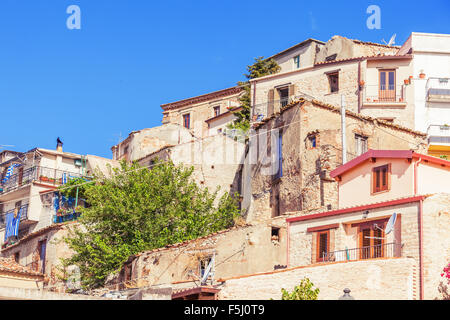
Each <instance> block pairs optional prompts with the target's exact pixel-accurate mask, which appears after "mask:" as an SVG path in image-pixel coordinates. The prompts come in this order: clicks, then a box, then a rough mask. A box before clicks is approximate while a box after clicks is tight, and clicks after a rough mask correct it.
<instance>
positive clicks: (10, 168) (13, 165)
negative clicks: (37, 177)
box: [2, 163, 20, 183]
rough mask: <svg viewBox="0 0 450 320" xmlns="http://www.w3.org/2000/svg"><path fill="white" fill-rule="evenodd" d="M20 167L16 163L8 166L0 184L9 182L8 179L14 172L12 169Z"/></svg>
mask: <svg viewBox="0 0 450 320" xmlns="http://www.w3.org/2000/svg"><path fill="white" fill-rule="evenodd" d="M18 166H20V164H18V163H13V164H12V165H10V166H9V167H8V169H7V170H6V174H5V177H4V178H3V180H2V183H6V181H8V180H9V178H10V177H11V176H12V175H13V172H14V168H15V167H18Z"/></svg>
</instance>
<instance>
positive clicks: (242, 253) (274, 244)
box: [108, 224, 286, 290]
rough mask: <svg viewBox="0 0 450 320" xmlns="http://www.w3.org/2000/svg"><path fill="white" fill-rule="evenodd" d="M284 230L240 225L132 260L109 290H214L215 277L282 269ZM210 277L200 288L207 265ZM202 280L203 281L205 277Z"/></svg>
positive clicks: (114, 280)
mask: <svg viewBox="0 0 450 320" xmlns="http://www.w3.org/2000/svg"><path fill="white" fill-rule="evenodd" d="M285 248H286V230H285V229H283V230H276V234H275V233H274V230H273V228H272V227H271V226H270V225H265V224H259V225H244V226H239V227H233V228H231V229H227V230H223V231H219V232H216V233H213V234H211V235H208V236H205V237H201V238H198V239H194V240H190V241H185V242H183V243H178V244H174V245H169V246H166V247H164V248H159V249H155V250H152V251H146V252H142V253H140V254H137V255H134V256H131V257H130V258H129V259H128V261H127V262H126V263H125V264H124V267H123V268H122V270H121V272H120V273H119V274H118V275H117V277H116V278H114V279H113V280H112V281H111V282H110V283H109V284H108V288H110V289H126V288H144V287H145V288H171V289H172V290H181V289H186V288H192V287H197V286H200V285H208V286H211V285H212V286H214V285H216V284H217V281H216V280H217V279H220V278H226V277H232V276H238V275H245V274H249V273H254V272H262V271H267V270H274V269H278V268H283V267H285V264H286V249H285ZM212 260H213V263H212V266H213V268H212V271H211V272H212V273H211V274H210V276H208V277H207V281H205V282H204V283H203V284H202V281H201V279H202V277H203V276H204V274H205V270H206V268H207V266H208V264H209V263H211V261H212ZM205 279H206V277H205Z"/></svg>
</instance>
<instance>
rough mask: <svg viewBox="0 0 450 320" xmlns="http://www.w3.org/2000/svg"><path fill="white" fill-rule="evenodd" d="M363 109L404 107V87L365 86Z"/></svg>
mask: <svg viewBox="0 0 450 320" xmlns="http://www.w3.org/2000/svg"><path fill="white" fill-rule="evenodd" d="M362 105H363V107H399V108H404V107H406V101H405V86H404V85H398V86H393V85H392V86H391V85H383V86H381V85H366V86H364V90H363V100H362Z"/></svg>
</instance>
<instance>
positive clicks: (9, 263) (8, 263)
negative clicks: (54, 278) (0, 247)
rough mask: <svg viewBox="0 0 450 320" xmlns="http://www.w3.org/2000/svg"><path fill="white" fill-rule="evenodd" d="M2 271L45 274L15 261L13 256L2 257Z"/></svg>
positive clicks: (0, 266) (0, 270)
mask: <svg viewBox="0 0 450 320" xmlns="http://www.w3.org/2000/svg"><path fill="white" fill-rule="evenodd" d="M2 271H3V272H14V273H18V274H25V275H31V276H42V277H44V274H42V273H40V272H36V271H33V270H31V269H30V268H27V267H25V266H22V265H20V264H18V263H17V262H16V261H14V259H13V258H4V257H0V272H2Z"/></svg>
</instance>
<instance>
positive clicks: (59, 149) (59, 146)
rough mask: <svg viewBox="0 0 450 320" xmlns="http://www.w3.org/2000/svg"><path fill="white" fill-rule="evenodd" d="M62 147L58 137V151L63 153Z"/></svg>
mask: <svg viewBox="0 0 450 320" xmlns="http://www.w3.org/2000/svg"><path fill="white" fill-rule="evenodd" d="M62 146H63V143H62V141H61V140H60V139H59V137H58V139H56V151H59V152H63V149H62Z"/></svg>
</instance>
